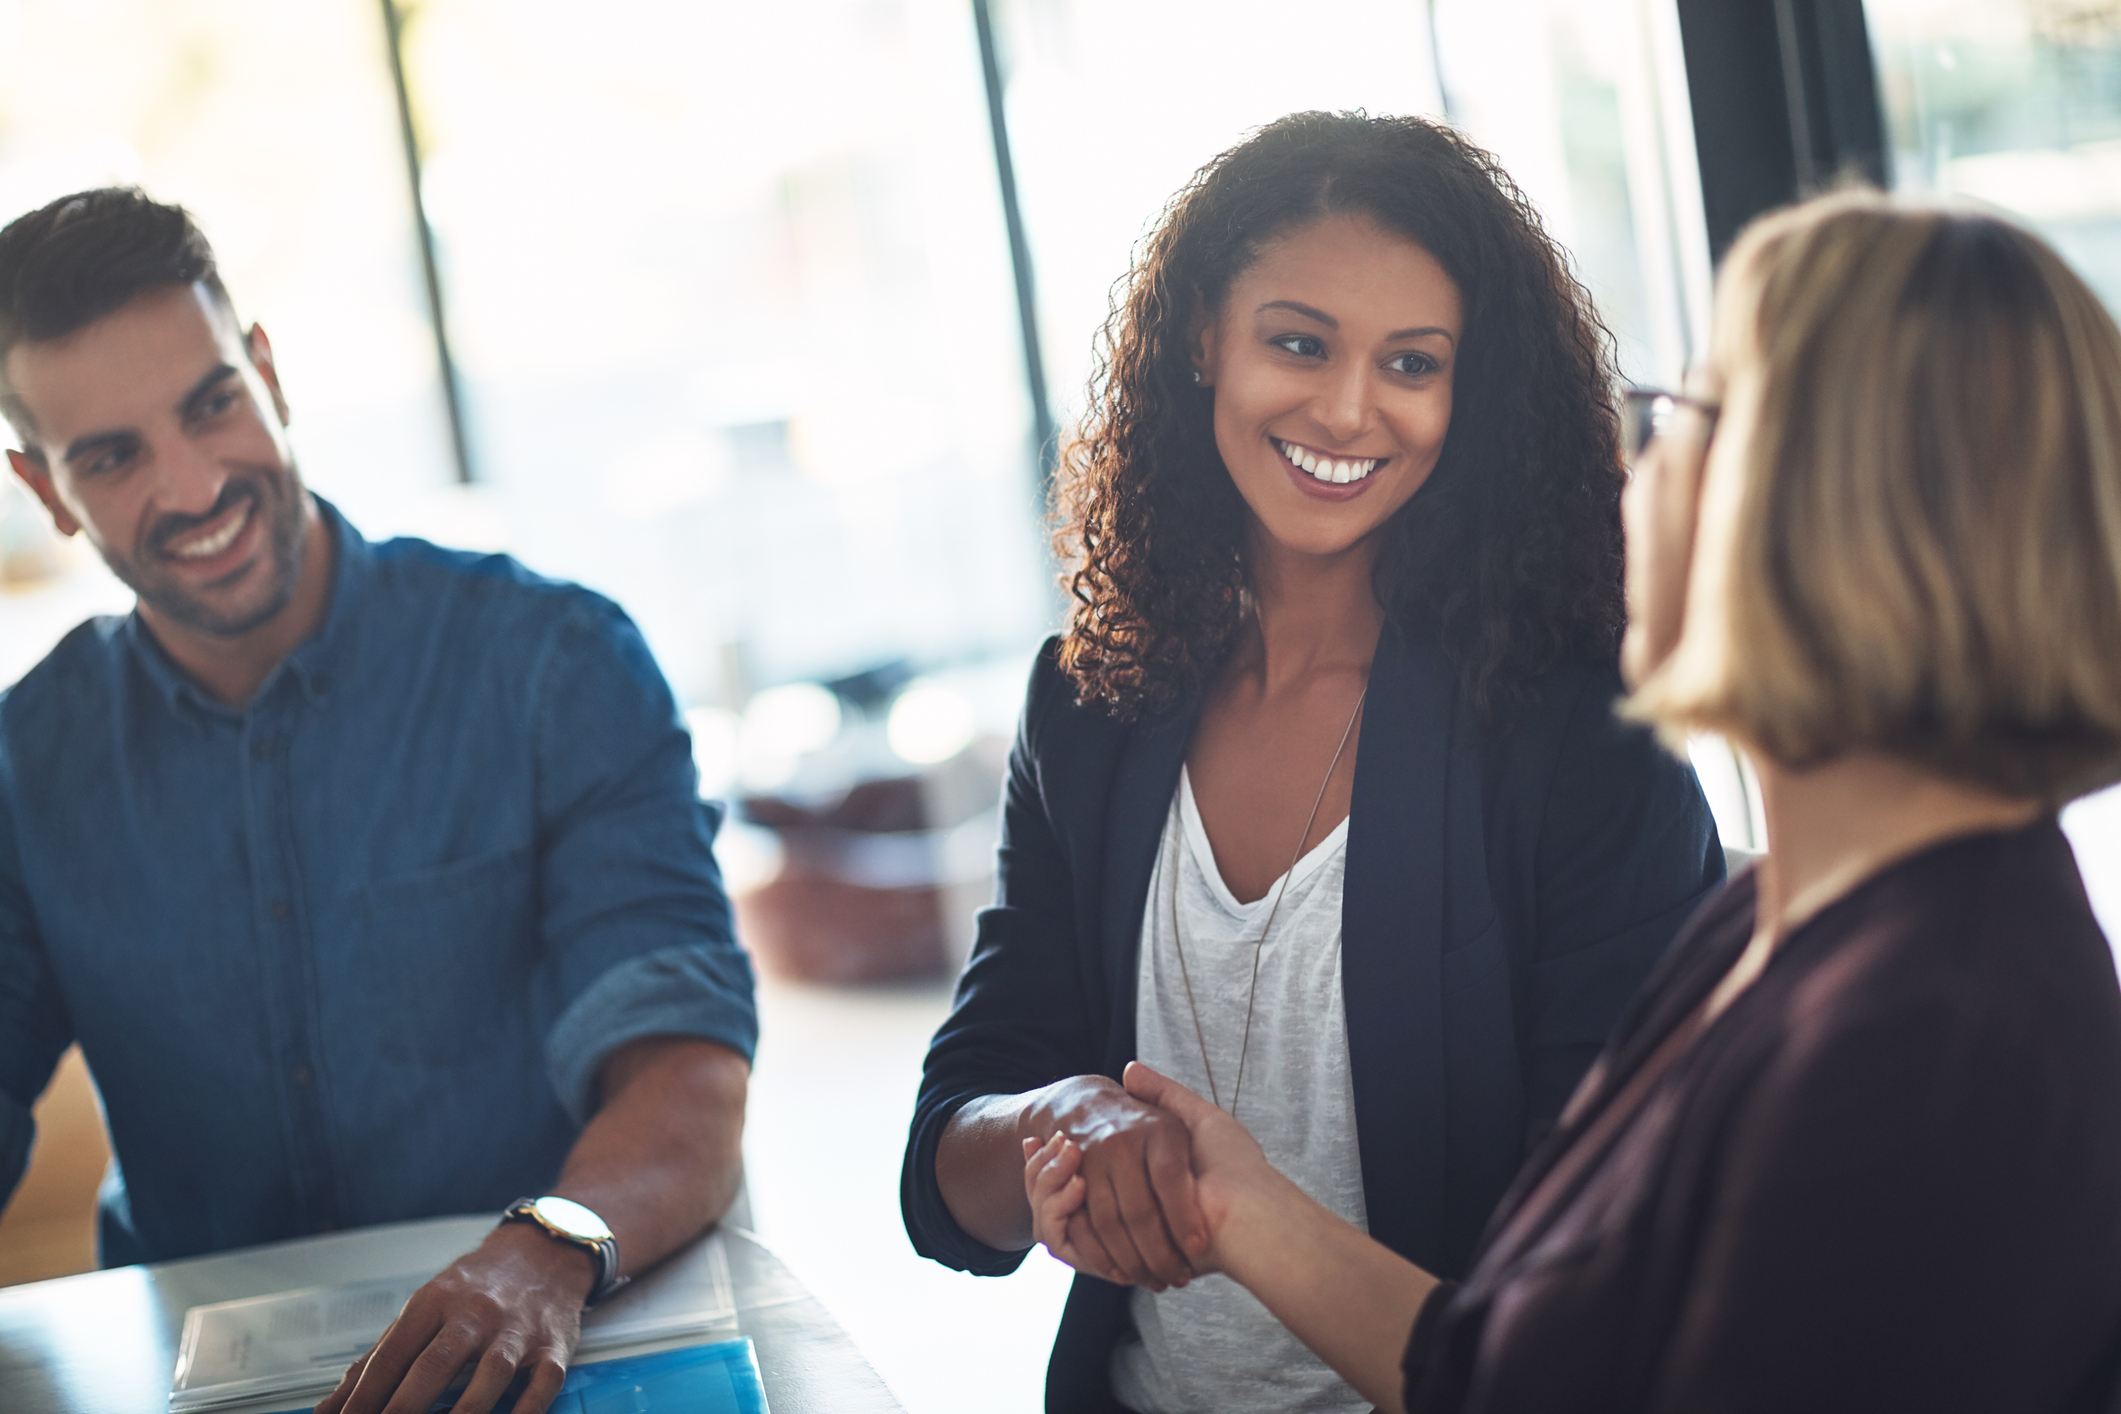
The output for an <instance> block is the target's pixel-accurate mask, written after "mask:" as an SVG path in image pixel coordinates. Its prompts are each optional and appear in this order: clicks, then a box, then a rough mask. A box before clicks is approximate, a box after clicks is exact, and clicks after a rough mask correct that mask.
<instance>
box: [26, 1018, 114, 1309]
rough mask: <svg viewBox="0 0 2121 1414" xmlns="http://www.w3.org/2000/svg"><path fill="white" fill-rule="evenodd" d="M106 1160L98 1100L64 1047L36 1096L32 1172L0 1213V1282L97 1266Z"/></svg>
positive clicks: (75, 1056)
mask: <svg viewBox="0 0 2121 1414" xmlns="http://www.w3.org/2000/svg"><path fill="white" fill-rule="evenodd" d="M109 1163H110V1145H109V1141H108V1140H106V1139H105V1137H104V1132H103V1107H102V1106H101V1105H100V1104H99V1103H98V1102H97V1100H96V1089H95V1086H94V1085H92V1084H91V1083H90V1082H89V1078H88V1067H87V1066H86V1065H85V1064H83V1062H82V1060H81V1052H80V1051H78V1050H69V1051H68V1052H67V1053H66V1055H65V1057H64V1058H62V1059H61V1060H60V1062H59V1069H58V1071H57V1072H56V1073H55V1074H54V1075H53V1076H52V1083H51V1085H50V1086H49V1087H47V1088H46V1090H45V1092H44V1098H43V1099H42V1100H40V1101H38V1102H37V1144H36V1147H35V1148H34V1149H33V1150H32V1151H31V1152H30V1163H29V1172H28V1173H26V1174H24V1175H23V1176H22V1182H21V1184H20V1185H19V1186H18V1187H17V1188H16V1189H15V1193H14V1196H13V1197H12V1198H11V1199H9V1200H8V1203H7V1209H6V1212H5V1214H4V1215H0V1286H10V1285H13V1284H14V1283H16V1282H23V1281H42V1280H43V1279H44V1278H46V1277H56V1276H66V1275H68V1274H69V1273H72V1272H83V1271H88V1270H90V1269H91V1268H93V1267H94V1266H95V1265H96V1186H97V1185H98V1184H99V1183H101V1182H102V1181H103V1171H104V1169H105V1168H106V1167H107V1166H108V1165H109Z"/></svg>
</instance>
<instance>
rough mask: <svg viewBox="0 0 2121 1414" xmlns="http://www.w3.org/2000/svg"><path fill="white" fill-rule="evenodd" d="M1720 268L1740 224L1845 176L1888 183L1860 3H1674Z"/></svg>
mask: <svg viewBox="0 0 2121 1414" xmlns="http://www.w3.org/2000/svg"><path fill="white" fill-rule="evenodd" d="M1676 5H1677V9H1678V14H1679V33H1680V43H1681V48H1682V49H1683V50H1684V51H1685V57H1686V76H1687V90H1688V93H1689V95H1690V97H1691V99H1692V104H1693V116H1694V138H1695V143H1694V145H1695V149H1696V151H1697V152H1698V153H1699V155H1700V159H1701V196H1702V206H1703V208H1704V210H1705V212H1706V213H1707V216H1708V223H1709V246H1710V249H1711V250H1712V251H1713V252H1714V253H1715V256H1716V259H1718V260H1719V261H1720V260H1721V259H1722V258H1723V252H1724V251H1725V250H1726V249H1727V248H1728V247H1729V246H1730V243H1731V241H1732V239H1733V238H1734V237H1736V236H1737V234H1738V232H1739V231H1740V230H1742V229H1743V228H1744V227H1745V225H1746V223H1747V222H1749V221H1751V220H1752V219H1753V218H1754V217H1755V216H1758V215H1760V214H1761V213H1762V212H1764V211H1768V210H1771V209H1773V208H1774V207H1777V206H1781V205H1783V204H1785V203H1787V202H1792V201H1796V200H1799V199H1801V198H1803V197H1806V196H1809V195H1812V194H1813V193H1814V192H1816V191H1818V190H1819V189H1820V188H1821V187H1823V186H1825V185H1826V184H1828V183H1830V182H1832V181H1834V180H1836V179H1838V178H1839V177H1840V176H1842V175H1843V174H1844V173H1848V174H1854V175H1857V176H1860V177H1863V178H1865V179H1867V180H1869V181H1872V182H1876V183H1879V184H1881V185H1882V184H1883V183H1884V182H1885V180H1886V154H1885V137H1884V133H1885V118H1884V114H1883V112H1882V110H1881V109H1880V107H1879V101H1878V82H1877V74H1876V72H1875V71H1874V69H1873V68H1872V64H1871V49H1870V39H1869V27H1868V25H1867V23H1866V22H1865V18H1864V13H1863V0H1774V3H1772V4H1741V5H1734V4H1731V3H1729V0H1676Z"/></svg>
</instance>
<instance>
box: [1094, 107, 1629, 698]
mask: <svg viewBox="0 0 2121 1414" xmlns="http://www.w3.org/2000/svg"><path fill="white" fill-rule="evenodd" d="M1341 213H1347V214H1356V215H1361V216H1365V217H1368V218H1369V219H1371V220H1373V221H1375V222H1376V223H1377V224H1378V225H1380V226H1382V227H1383V228H1384V229H1386V230H1388V231H1392V232H1396V233H1398V234H1400V235H1403V236H1405V237H1407V238H1408V239H1410V240H1412V241H1414V242H1415V243H1416V244H1418V245H1420V246H1421V247H1422V248H1423V249H1425V250H1427V251H1428V252H1429V253H1430V254H1431V255H1433V256H1435V257H1436V259H1437V260H1438V261H1439V262H1440V263H1441V264H1442V266H1443V268H1444V270H1445V271H1446V272H1447V273H1448V274H1449V275H1450V277H1451V279H1452V280H1453V281H1454V282H1455V283H1456V284H1457V286H1458V289H1459V293H1460V296H1461V298H1462V302H1463V309H1464V319H1465V323H1464V336H1463V338H1462V340H1461V344H1460V348H1459V351H1458V369H1457V372H1456V375H1455V379H1454V384H1453V394H1452V401H1453V406H1452V413H1451V426H1450V431H1449V433H1448V435H1447V436H1446V438H1445V440H1444V446H1443V450H1442V453H1441V454H1440V456H1439V458H1438V460H1437V463H1436V468H1435V470H1434V472H1433V473H1431V475H1430V477H1429V479H1428V481H1427V482H1426V483H1425V484H1424V485H1423V486H1422V488H1421V490H1420V491H1419V492H1417V493H1416V494H1415V495H1414V496H1413V497H1412V498H1411V499H1410V500H1409V501H1408V502H1407V504H1406V505H1405V506H1403V507H1401V508H1400V510H1399V511H1398V512H1397V513H1396V514H1395V515H1394V516H1393V518H1392V519H1391V520H1390V521H1388V522H1387V523H1386V524H1385V525H1384V526H1383V527H1382V528H1381V529H1380V531H1379V533H1380V534H1381V535H1383V536H1385V537H1386V539H1385V542H1384V545H1383V546H1382V549H1381V553H1380V554H1379V556H1378V566H1377V579H1376V585H1377V595H1378V600H1379V602H1380V603H1381V604H1382V605H1383V606H1384V608H1385V610H1386V617H1387V622H1388V624H1401V625H1404V624H1409V623H1415V622H1420V621H1424V620H1426V621H1428V622H1429V623H1431V624H1433V625H1434V626H1435V629H1436V631H1437V633H1438V634H1439V635H1440V639H1441V642H1442V643H1443V645H1444V648H1445V650H1446V651H1447V652H1448V653H1449V654H1450V655H1451V658H1452V660H1453V662H1454V663H1455V664H1456V665H1457V668H1458V672H1459V676H1460V680H1461V683H1462V686H1463V690H1464V692H1465V694H1466V696H1467V698H1468V700H1470V701H1471V702H1472V703H1474V704H1475V705H1476V706H1477V707H1478V708H1479V709H1480V710H1481V711H1482V712H1483V713H1484V714H1485V715H1486V716H1487V717H1488V718H1489V719H1490V720H1495V719H1497V718H1500V717H1503V716H1506V715H1507V713H1508V710H1509V709H1510V708H1511V707H1512V706H1513V705H1514V704H1515V703H1516V702H1517V701H1518V700H1519V699H1520V697H1521V695H1522V689H1523V686H1524V684H1525V682H1526V680H1527V679H1528V678H1529V677H1530V676H1532V675H1534V674H1537V673H1539V672H1540V671H1541V670H1543V669H1545V668H1547V667H1548V666H1550V665H1552V664H1554V663H1555V662H1557V661H1559V660H1562V659H1564V658H1576V659H1582V658H1597V659H1603V660H1607V661H1610V660H1611V659H1612V658H1613V656H1614V655H1615V654H1616V652H1617V650H1618V646H1619V642H1620V633H1621V629H1622V627H1623V611H1622V606H1621V541H1620V491H1621V485H1622V482H1623V479H1624V475H1625V473H1624V472H1623V470H1622V467H1621V457H1620V447H1619V440H1620V434H1619V418H1618V415H1617V412H1616V410H1615V406H1614V391H1615V381H1614V372H1613V362H1612V354H1611V345H1612V336H1611V335H1610V334H1609V333H1608V332H1607V330H1606V328H1605V326H1604V325H1603V324H1601V323H1600V322H1599V319H1598V315H1597V313H1596V312H1595V311H1594V310H1593V309H1592V307H1591V301H1590V296H1589V294H1588V293H1587V292H1586V291H1585V290H1584V288H1583V286H1582V285H1580V284H1578V283H1577V281H1576V279H1575V277H1574V276H1572V275H1571V274H1570V273H1569V267H1568V260H1567V258H1566V257H1565V256H1564V255H1563V253H1562V251H1561V248H1560V247H1559V246H1557V245H1556V244H1555V243H1554V241H1553V239H1552V238H1551V237H1549V236H1548V235H1547V233H1546V231H1545V230H1544V228H1543V227H1542V226H1541V225H1540V221H1539V216H1538V213H1537V212H1535V211H1534V210H1533V209H1532V204H1531V202H1530V201H1528V200H1527V199H1526V198H1525V195H1524V193H1523V192H1521V191H1520V190H1518V188H1517V185H1516V183H1514V182H1512V181H1511V180H1510V178H1509V177H1508V175H1507V174H1505V173H1504V172H1503V170H1502V168H1501V167H1500V166H1498V165H1497V163H1496V161H1495V159H1494V157H1492V156H1491V155H1489V154H1488V153H1486V152H1484V151H1482V150H1481V149H1480V148H1478V147H1475V146H1474V145H1473V144H1472V143H1470V142H1468V141H1467V140H1466V139H1465V138H1464V137H1462V136H1460V135H1459V134H1458V133H1457V132H1455V131H1453V130H1452V129H1451V128H1449V127H1447V126H1445V125H1443V124H1441V123H1435V122H1430V121H1428V120H1426V119H1422V118H1372V117H1369V116H1367V115H1365V114H1362V113H1296V114H1292V115H1290V116H1289V117H1286V118H1282V119H1280V120H1279V121H1277V122H1274V123H1270V124H1268V125H1267V126H1266V127H1264V128H1262V129H1260V130H1259V132H1258V133H1256V134H1254V135H1253V136H1252V137H1251V138H1250V139H1249V140H1247V141H1246V142H1243V143H1241V144H1239V145H1238V146H1236V147H1233V148H1231V149H1230V150H1229V151H1228V152H1225V153H1223V154H1222V155H1221V156H1220V157H1217V158H1216V159H1215V160H1214V161H1212V162H1210V163H1209V164H1208V165H1207V166H1205V167H1203V168H1202V169H1201V170H1200V171H1199V172H1198V173H1196V174H1195V175H1194V177H1193V179H1192V181H1191V182H1189V183H1188V184H1187V185H1186V186H1185V188H1184V189H1183V190H1181V191H1180V192H1179V193H1178V195H1177V196H1175V197H1174V198H1172V201H1171V204H1170V205H1169V206H1168V207H1167V208H1166V209H1165V211H1164V214H1163V219H1162V220H1161V221H1160V222H1159V223H1158V224H1157V227H1156V229H1155V230H1154V231H1153V232H1151V233H1150V234H1149V235H1148V236H1147V237H1146V238H1145V239H1144V241H1143V243H1142V245H1141V246H1140V247H1139V249H1138V251H1137V254H1136V257H1135V261H1134V267H1133V269H1132V270H1131V271H1130V272H1129V273H1128V275H1127V276H1126V278H1125V279H1124V280H1123V281H1122V282H1121V284H1120V285H1119V286H1117V287H1115V294H1114V298H1113V308H1112V313H1111V317H1110V318H1109V319H1108V320H1107V322H1106V324H1105V327H1104V331H1103V334H1102V336H1101V338H1100V340H1099V349H1098V359H1097V368H1096V372H1095V374H1094V375H1093V377H1092V380H1091V389H1090V392H1091V404H1090V409H1089V411H1088V413H1087V414H1086V415H1085V417H1084V419H1083V423H1082V426H1081V429H1080V431H1079V432H1078V434H1077V435H1076V437H1075V438H1074V440H1073V441H1072V442H1071V443H1070V444H1069V445H1068V447H1067V448H1066V449H1065V450H1064V451H1063V453H1062V456H1061V466H1060V472H1059V475H1058V477H1057V480H1056V483H1055V491H1054V518H1055V522H1056V525H1057V536H1056V539H1057V543H1058V545H1059V547H1060V550H1061V554H1062V556H1063V559H1064V561H1065V562H1067V563H1068V564H1070V565H1071V566H1072V568H1071V569H1070V570H1069V572H1068V573H1067V574H1066V575H1065V576H1064V577H1063V584H1064V585H1065V587H1066V588H1067V590H1068V591H1069V594H1070V596H1071V597H1072V599H1073V606H1072V609H1071V611H1070V615H1069V624H1068V630H1067V633H1066V635H1065V636H1064V638H1063V640H1062V645H1061V655H1060V662H1061V666H1062V668H1063V670H1064V671H1066V672H1067V674H1068V675H1069V677H1070V678H1071V679H1073V681H1074V683H1075V686H1076V691H1077V693H1078V695H1079V696H1080V698H1081V699H1082V700H1083V701H1085V702H1094V703H1098V704H1101V705H1103V706H1104V707H1106V708H1107V709H1108V710H1110V711H1111V712H1113V713H1114V714H1115V715H1117V716H1121V717H1131V716H1134V715H1136V714H1138V713H1140V712H1142V711H1145V710H1147V711H1155V710H1158V709H1161V708H1164V707H1167V706H1169V705H1171V704H1172V703H1174V702H1175V701H1177V700H1178V699H1180V698H1182V697H1184V696H1186V695H1188V694H1190V693H1191V692H1193V691H1194V690H1196V689H1197V688H1199V687H1201V686H1202V685H1204V684H1205V682H1206V681H1207V679H1208V676H1209V674H1211V673H1212V672H1213V671H1214V670H1215V668H1216V667H1217V666H1218V665H1219V664H1220V663H1221V662H1222V660H1223V658H1224V657H1225V655H1226V654H1227V653H1228V652H1229V651H1230V649H1231V647H1232V646H1233V644H1234V643H1235V641H1236V638H1237V634H1238V631H1239V628H1240V626H1241V624H1242V622H1243V618H1244V615H1245V612H1246V577H1245V567H1244V564H1243V561H1242V554H1241V552H1242V546H1243V544H1244V534H1243V530H1244V526H1245V516H1246V514H1247V512H1246V509H1245V505H1244V502H1243V500H1242V499H1241V498H1240V497H1239V495H1238V492H1237V489H1236V487H1235V486H1234V485H1233V484H1232V482H1231V479H1230V475H1229V473H1228V471H1227V470H1226V469H1225V468H1224V466H1223V463H1222V458H1221V456H1220V455H1219V454H1218V452H1217V451H1216V446H1215V434H1214V427H1213V408H1212V402H1211V399H1210V398H1209V397H1208V396H1207V395H1205V394H1203V392H1202V391H1201V390H1200V389H1199V388H1197V387H1195V386H1194V385H1193V371H1194V370H1193V362H1192V356H1191V334H1192V332H1193V330H1194V329H1195V328H1196V327H1197V325H1198V323H1199V322H1201V321H1202V320H1204V319H1212V318H1214V317H1215V315H1216V314H1217V313H1219V311H1220V309H1221V305H1222V302H1223V300H1224V298H1225V297H1226V296H1227V295H1228V293H1229V290H1230V286H1231V284H1232V282H1233V281H1234V280H1235V279H1236V278H1237V277H1238V275H1239V274H1241V273H1242V272H1243V271H1244V270H1245V269H1246V268H1247V267H1248V266H1249V265H1250V264H1251V262H1252V261H1253V260H1254V259H1256V258H1257V257H1258V255H1259V253H1260V251H1261V249H1262V248H1263V247H1264V246H1265V245H1266V244H1267V243H1268V242H1270V241H1272V240H1273V239H1274V238H1275V237H1277V236H1281V235H1285V234H1288V233H1289V232H1290V231H1291V229H1292V228H1294V227H1297V226H1299V225H1303V224H1306V223H1308V222H1310V221H1313V220H1316V219H1318V218H1320V217H1323V216H1327V215H1333V214H1341Z"/></svg>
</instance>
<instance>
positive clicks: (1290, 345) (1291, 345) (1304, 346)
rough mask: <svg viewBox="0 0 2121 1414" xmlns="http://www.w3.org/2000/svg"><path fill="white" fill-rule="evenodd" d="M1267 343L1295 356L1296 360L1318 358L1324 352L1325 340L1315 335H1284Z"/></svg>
mask: <svg viewBox="0 0 2121 1414" xmlns="http://www.w3.org/2000/svg"><path fill="white" fill-rule="evenodd" d="M1268 342H1269V343H1271V344H1273V345H1274V347H1276V348H1278V349H1285V350H1287V351H1288V352H1290V353H1292V354H1295V355H1296V356H1297V357H1298V358H1318V357H1319V356H1321V355H1322V354H1324V353H1325V351H1326V342H1325V340H1323V339H1321V338H1319V337H1318V336H1317V335H1316V334H1284V335H1282V336H1281V337H1280V338H1278V339H1270V340H1268Z"/></svg>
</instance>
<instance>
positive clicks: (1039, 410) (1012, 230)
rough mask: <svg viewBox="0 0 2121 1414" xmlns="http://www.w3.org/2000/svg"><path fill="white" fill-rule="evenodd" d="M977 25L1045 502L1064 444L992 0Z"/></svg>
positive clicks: (982, 3) (981, 3)
mask: <svg viewBox="0 0 2121 1414" xmlns="http://www.w3.org/2000/svg"><path fill="white" fill-rule="evenodd" d="M972 23H973V25H974V26H975V27H976V28H977V29H978V31H979V58H980V76H981V79H982V82H983V84H984V86H985V89H986V94H987V127H988V131H989V134H990V135H991V136H992V138H993V140H994V175H995V180H996V181H997V182H998V183H1000V186H1001V196H1002V221H1003V224H1004V225H1005V226H1006V227H1007V228H1008V232H1009V266H1010V269H1011V270H1012V271H1013V272H1014V274H1015V277H1016V320H1017V328H1018V330H1019V332H1020V334H1021V336H1022V339H1023V346H1024V378H1025V380H1026V381H1027V382H1028V383H1029V385H1030V387H1029V392H1030V394H1031V425H1032V436H1033V437H1034V438H1035V439H1036V441H1037V458H1036V460H1037V463H1038V484H1039V491H1040V496H1041V500H1042V501H1043V497H1044V493H1045V490H1046V487H1047V486H1048V484H1049V483H1050V482H1051V480H1052V477H1053V467H1054V462H1055V458H1056V457H1057V456H1058V454H1059V451H1060V448H1059V445H1058V442H1057V439H1056V437H1055V435H1054V426H1053V408H1052V405H1051V403H1050V402H1049V401H1048V400H1047V396H1046V359H1045V355H1044V353H1043V352H1042V351H1041V349H1040V345H1039V336H1038V293H1037V284H1036V282H1035V281H1034V280H1033V278H1032V273H1031V242H1030V239H1029V238H1028V237H1027V236H1026V235H1025V232H1024V210H1023V203H1022V201H1021V200H1020V199H1019V197H1018V194H1017V189H1016V163H1015V160H1014V159H1013V157H1012V156H1011V154H1010V149H1009V121H1008V117H1007V114H1006V113H1005V112H1004V110H1003V105H1002V65H1001V54H1000V51H999V50H998V48H997V47H996V44H995V39H994V15H993V12H992V9H991V7H990V6H989V4H988V0H972Z"/></svg>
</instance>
